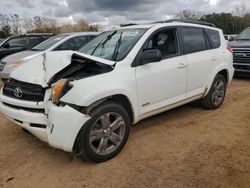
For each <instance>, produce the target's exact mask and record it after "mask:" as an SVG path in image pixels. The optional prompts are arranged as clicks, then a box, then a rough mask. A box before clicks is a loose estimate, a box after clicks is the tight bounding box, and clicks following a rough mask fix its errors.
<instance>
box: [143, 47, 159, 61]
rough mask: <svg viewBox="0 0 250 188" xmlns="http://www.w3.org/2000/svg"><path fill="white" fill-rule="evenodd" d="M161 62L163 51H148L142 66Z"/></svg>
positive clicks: (145, 53) (145, 52) (144, 55)
mask: <svg viewBox="0 0 250 188" xmlns="http://www.w3.org/2000/svg"><path fill="white" fill-rule="evenodd" d="M159 61H161V51H160V50H157V49H153V50H146V51H144V52H143V54H142V58H141V62H140V64H141V65H145V64H148V63H155V62H159Z"/></svg>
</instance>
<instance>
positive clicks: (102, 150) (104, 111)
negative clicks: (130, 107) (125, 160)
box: [78, 102, 131, 162]
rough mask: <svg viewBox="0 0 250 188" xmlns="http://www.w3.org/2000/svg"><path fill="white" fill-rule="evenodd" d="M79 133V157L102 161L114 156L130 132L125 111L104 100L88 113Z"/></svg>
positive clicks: (128, 119) (121, 147)
mask: <svg viewBox="0 0 250 188" xmlns="http://www.w3.org/2000/svg"><path fill="white" fill-rule="evenodd" d="M90 116H91V117H92V118H91V119H90V120H89V121H87V122H86V123H85V124H84V125H83V127H82V129H81V131H80V133H79V138H80V140H79V142H78V148H79V149H80V153H81V158H82V159H83V160H84V159H86V160H89V161H94V162H104V161H107V160H109V159H111V158H113V157H114V156H116V155H117V154H118V153H119V152H120V151H121V150H122V149H123V147H124V146H125V144H126V142H127V140H128V136H129V132H130V124H131V123H130V118H129V115H128V113H127V111H126V110H125V109H124V108H123V107H122V106H120V105H118V104H116V103H113V102H105V103H104V104H102V105H100V106H98V107H96V108H95V109H93V110H92V112H91V113H90Z"/></svg>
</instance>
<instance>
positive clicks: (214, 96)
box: [201, 74, 227, 109]
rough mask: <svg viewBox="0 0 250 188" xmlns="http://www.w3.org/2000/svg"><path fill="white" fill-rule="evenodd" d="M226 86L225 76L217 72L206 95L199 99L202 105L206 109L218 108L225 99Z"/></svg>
mask: <svg viewBox="0 0 250 188" xmlns="http://www.w3.org/2000/svg"><path fill="white" fill-rule="evenodd" d="M226 87H227V82H226V79H225V77H223V76H222V75H220V74H217V75H216V77H215V79H214V81H213V83H212V86H211V88H210V90H209V92H208V94H207V96H206V97H205V98H204V99H202V101H201V104H202V106H203V107H205V108H207V109H216V108H219V107H220V106H221V105H222V103H223V101H224V99H225V95H226Z"/></svg>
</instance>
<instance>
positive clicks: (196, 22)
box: [154, 19, 216, 27]
mask: <svg viewBox="0 0 250 188" xmlns="http://www.w3.org/2000/svg"><path fill="white" fill-rule="evenodd" d="M171 22H183V23H193V24H200V25H206V26H210V27H216V26H215V25H214V24H212V23H209V22H203V21H198V20H184V19H169V20H163V21H158V22H154V23H171Z"/></svg>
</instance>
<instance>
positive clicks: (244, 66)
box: [233, 48, 250, 72]
mask: <svg viewBox="0 0 250 188" xmlns="http://www.w3.org/2000/svg"><path fill="white" fill-rule="evenodd" d="M233 57H234V68H235V70H236V71H242V72H250V48H249V49H247V48H237V49H233Z"/></svg>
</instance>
